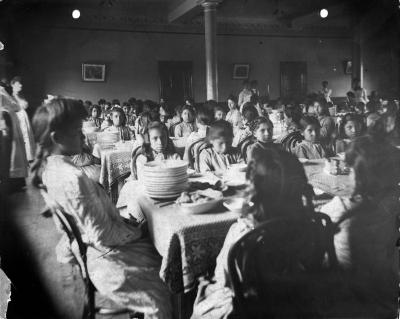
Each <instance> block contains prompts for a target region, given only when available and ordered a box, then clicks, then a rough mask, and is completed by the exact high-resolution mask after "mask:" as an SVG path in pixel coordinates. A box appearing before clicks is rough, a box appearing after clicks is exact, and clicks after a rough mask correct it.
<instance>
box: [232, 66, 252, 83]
mask: <svg viewBox="0 0 400 319" xmlns="http://www.w3.org/2000/svg"><path fill="white" fill-rule="evenodd" d="M249 72H250V64H246V63H240V64H234V65H233V79H235V80H244V79H248V78H249Z"/></svg>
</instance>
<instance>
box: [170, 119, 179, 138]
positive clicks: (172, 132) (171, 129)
mask: <svg viewBox="0 0 400 319" xmlns="http://www.w3.org/2000/svg"><path fill="white" fill-rule="evenodd" d="M180 123H181V122H178V123H174V124H172V125H171V126H170V127H169V130H168V131H169V136H170V137H175V127H176V126H177V125H178V124H180Z"/></svg>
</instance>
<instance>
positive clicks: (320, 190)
mask: <svg viewBox="0 0 400 319" xmlns="http://www.w3.org/2000/svg"><path fill="white" fill-rule="evenodd" d="M314 194H315V195H316V196H321V195H322V194H325V192H324V191H323V190H322V189H319V188H316V187H314Z"/></svg>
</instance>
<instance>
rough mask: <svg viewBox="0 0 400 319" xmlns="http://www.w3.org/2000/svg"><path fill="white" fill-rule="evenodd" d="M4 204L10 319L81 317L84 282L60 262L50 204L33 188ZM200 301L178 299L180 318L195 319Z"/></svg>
mask: <svg viewBox="0 0 400 319" xmlns="http://www.w3.org/2000/svg"><path fill="white" fill-rule="evenodd" d="M0 205H1V206H0V256H1V268H2V269H3V270H4V271H5V273H6V274H7V276H8V277H9V278H10V279H11V282H12V295H11V302H10V303H9V308H8V314H7V318H8V319H14V318H18V319H19V318H30V319H32V318H35V319H36V318H40V319H50V318H51V319H54V318H62V319H63V318H66V319H78V318H81V315H82V306H83V303H82V300H83V283H82V280H81V277H80V274H79V272H78V269H77V268H74V267H72V266H71V265H68V264H60V263H59V262H57V260H56V255H55V247H56V245H57V243H58V241H59V239H60V237H61V234H60V233H58V231H57V230H56V228H55V226H54V223H53V220H52V218H45V217H43V216H42V215H41V212H43V211H44V210H45V205H44V202H43V199H42V197H41V195H40V193H39V191H38V190H37V189H35V188H33V187H32V186H28V187H27V189H26V190H25V191H23V192H19V193H15V194H13V195H11V196H9V197H8V198H6V199H5V200H0ZM194 297H195V291H194V292H192V293H191V294H188V295H185V297H183V298H182V299H181V298H177V296H176V297H175V298H174V317H175V318H178V319H186V318H190V314H191V312H192V309H191V306H192V305H193V301H194ZM178 309H181V313H180V311H179V310H178ZM98 318H102V319H111V318H112V319H122V318H127V316H126V315H122V316H121V315H120V316H112V317H111V316H98Z"/></svg>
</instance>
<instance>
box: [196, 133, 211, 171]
mask: <svg viewBox="0 0 400 319" xmlns="http://www.w3.org/2000/svg"><path fill="white" fill-rule="evenodd" d="M209 147H211V145H210V144H209V143H208V142H207V141H206V140H205V139H204V140H200V141H199V143H196V144H195V145H194V147H193V158H194V163H193V167H194V169H195V170H196V172H198V173H200V153H201V152H202V151H203V150H205V149H206V148H209Z"/></svg>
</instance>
